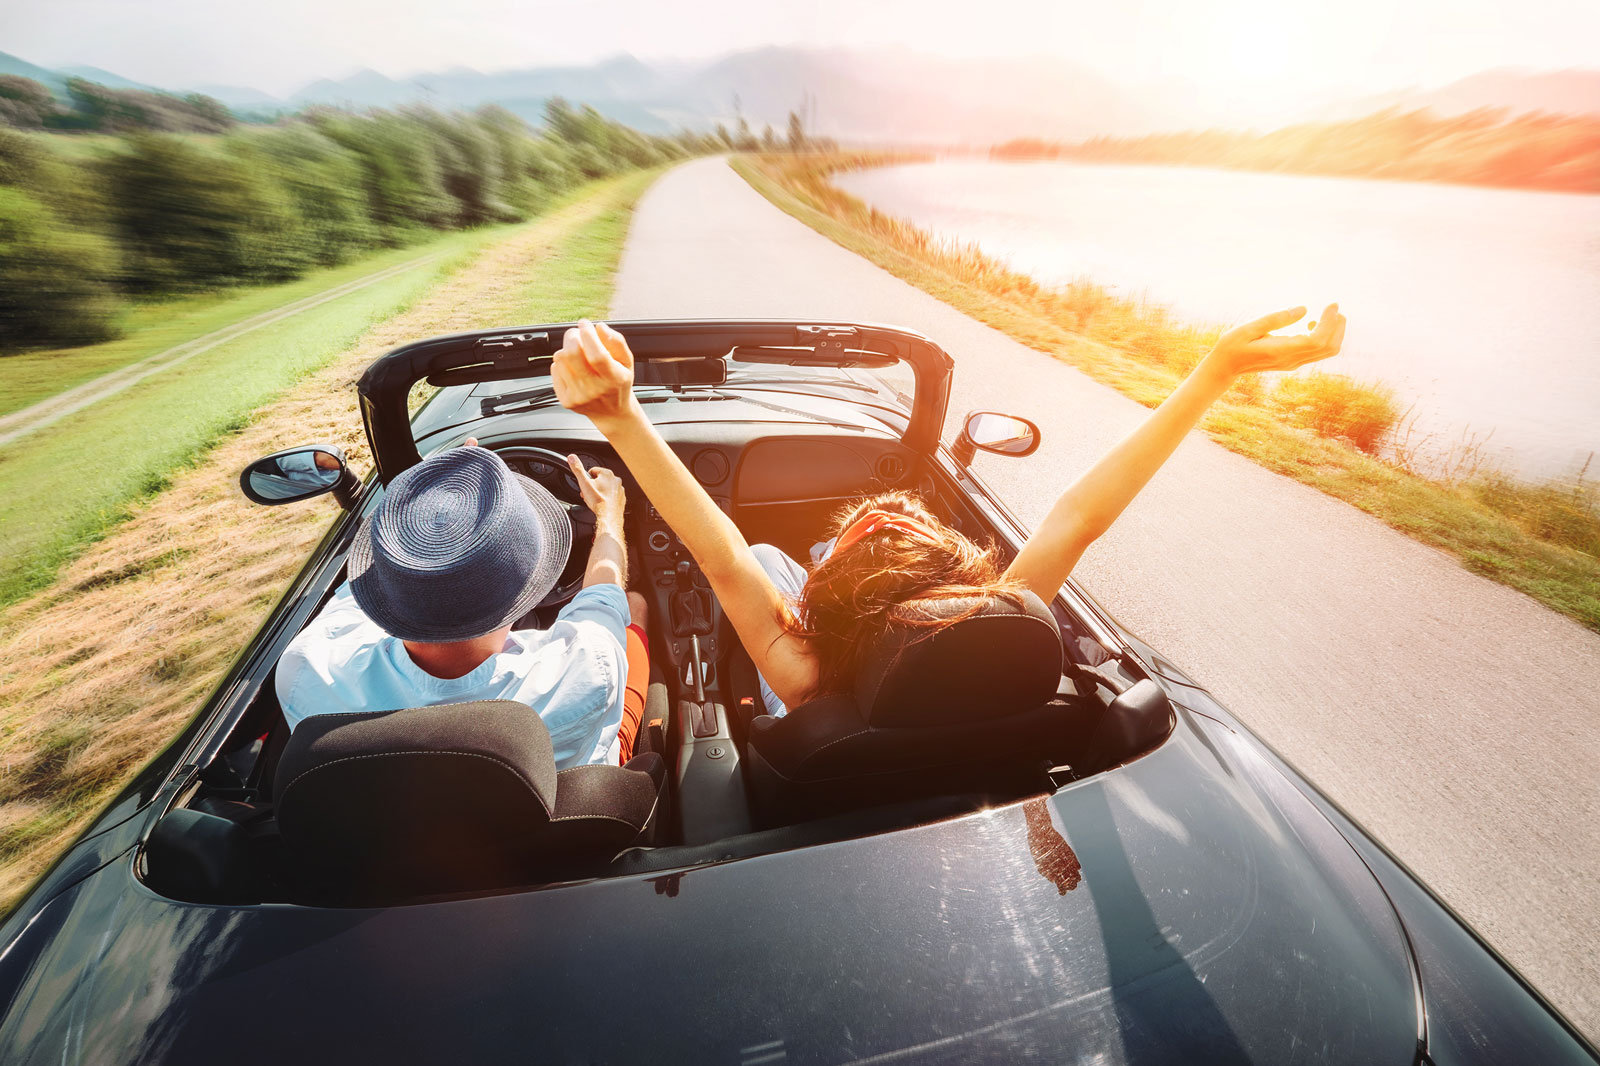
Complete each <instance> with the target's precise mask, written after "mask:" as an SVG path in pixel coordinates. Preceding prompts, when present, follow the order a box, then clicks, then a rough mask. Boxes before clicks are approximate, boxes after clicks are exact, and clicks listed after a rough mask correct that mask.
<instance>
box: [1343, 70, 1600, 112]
mask: <svg viewBox="0 0 1600 1066" xmlns="http://www.w3.org/2000/svg"><path fill="white" fill-rule="evenodd" d="M1391 107H1395V108H1400V109H1402V110H1405V111H1413V110H1416V109H1418V108H1423V107H1426V108H1431V109H1432V110H1433V111H1435V112H1437V113H1438V114H1440V115H1463V114H1466V113H1467V112H1468V111H1477V110H1478V109H1480V108H1505V109H1506V110H1508V111H1511V112H1513V113H1516V114H1520V113H1522V112H1525V111H1547V112H1550V113H1551V114H1560V115H1596V116H1600V70H1556V71H1543V72H1541V71H1527V70H1511V69H1502V70H1486V71H1484V72H1483V73H1482V74H1474V75H1472V76H1471V77H1467V78H1462V79H1461V80H1460V81H1454V82H1451V83H1450V84H1448V85H1444V86H1441V87H1440V88H1437V89H1404V90H1401V91H1398V92H1392V93H1383V94H1382V95H1379V96H1369V97H1363V98H1361V99H1360V100H1357V101H1355V102H1353V103H1350V104H1346V105H1343V106H1342V107H1340V108H1339V109H1338V110H1339V111H1340V112H1341V115H1340V117H1352V118H1353V117H1356V116H1358V115H1366V114H1371V113H1372V112H1374V111H1381V110H1383V109H1385V108H1391Z"/></svg>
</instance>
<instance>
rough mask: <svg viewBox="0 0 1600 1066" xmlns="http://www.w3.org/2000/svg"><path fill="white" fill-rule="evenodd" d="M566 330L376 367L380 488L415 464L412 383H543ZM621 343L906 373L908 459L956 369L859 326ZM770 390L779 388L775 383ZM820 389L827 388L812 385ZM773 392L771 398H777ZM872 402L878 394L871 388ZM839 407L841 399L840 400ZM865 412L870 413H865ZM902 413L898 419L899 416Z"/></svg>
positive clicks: (742, 326)
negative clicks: (896, 367)
mask: <svg viewBox="0 0 1600 1066" xmlns="http://www.w3.org/2000/svg"><path fill="white" fill-rule="evenodd" d="M572 325H573V324H572V323H560V324H556V325H545V326H529V327H519V328H517V329H513V330H481V331H477V332H473V333H460V334H454V335H451V336H446V337H436V338H432V339H430V340H425V341H418V342H416V343H413V344H408V345H402V346H401V347H399V348H396V349H394V350H393V351H391V352H389V353H388V354H386V355H384V356H382V357H381V358H379V359H378V360H377V361H376V362H374V363H373V364H372V365H371V366H370V367H368V368H367V371H366V373H364V374H363V375H362V376H361V380H360V382H359V383H358V385H357V391H358V394H359V397H360V405H361V417H362V421H363V422H364V423H365V426H366V431H367V441H368V443H369V444H370V445H371V447H372V454H373V457H374V460H375V462H376V464H377V467H378V476H379V478H380V479H381V480H382V481H383V482H384V483H385V484H387V483H388V482H389V481H390V480H391V479H393V478H394V477H395V476H396V475H398V474H399V473H400V472H402V471H403V470H406V469H408V468H410V467H412V466H414V465H416V464H417V463H419V462H421V461H422V458H421V455H420V454H419V452H418V449H417V442H416V440H415V438H414V436H413V430H412V424H411V423H412V418H411V412H410V409H409V407H408V397H409V394H410V391H411V387H412V386H413V385H414V384H416V383H417V382H418V381H427V382H428V383H429V384H431V385H434V386H437V387H441V388H443V387H447V386H451V385H467V384H476V383H480V382H490V381H515V380H530V379H538V378H543V377H546V376H547V368H548V366H549V360H550V359H551V358H553V356H554V354H555V352H556V351H557V350H559V347H560V338H561V337H563V336H564V335H565V332H566V330H567V329H569V328H571V327H572ZM611 325H612V326H613V328H615V329H616V330H617V331H618V332H620V333H621V334H622V335H623V336H624V337H625V338H626V339H627V341H628V345H629V347H630V348H631V349H632V350H633V353H634V358H635V360H636V361H649V360H672V359H678V360H682V359H689V358H702V359H706V358H710V359H723V360H724V361H726V360H728V359H729V358H730V357H731V358H733V360H734V362H735V364H736V365H735V368H734V369H735V370H737V369H738V367H737V364H738V363H740V362H745V361H750V360H739V359H738V356H737V353H736V352H735V349H737V348H747V349H749V350H750V351H757V350H759V351H760V352H761V353H762V354H763V355H764V356H768V357H766V358H763V359H761V360H760V363H761V364H763V365H773V366H777V367H783V368H784V369H785V370H788V371H800V373H798V374H787V375H786V377H788V378H793V377H797V376H798V377H804V376H805V375H804V374H803V369H804V368H809V367H817V368H835V369H840V370H849V369H861V368H864V367H878V368H881V367H883V366H884V365H885V363H886V361H890V362H898V363H901V364H904V365H906V366H909V367H910V369H911V372H912V375H913V377H914V379H915V383H916V385H915V392H914V395H913V397H912V399H911V403H910V405H909V417H908V418H907V422H906V428H905V432H904V433H903V434H902V435H901V440H902V443H904V444H905V445H906V446H907V447H908V448H911V449H912V450H914V451H917V452H920V453H922V454H925V455H932V454H933V453H934V452H935V451H937V449H938V447H939V436H940V432H941V430H942V428H943V425H944V417H945V412H946V409H947V408H948V406H949V400H950V375H951V370H952V368H953V366H954V360H953V359H952V358H951V357H950V355H949V354H948V353H947V352H945V351H944V349H942V348H940V347H939V346H938V345H937V344H935V343H933V342H932V341H930V340H929V339H928V338H926V337H924V336H922V335H921V334H918V333H914V332H912V331H910V330H903V329H898V328H896V327H893V326H875V325H856V324H818V323H814V322H805V321H795V320H743V321H705V320H693V319H689V320H683V319H678V320H673V319H667V320H654V321H634V322H614V323H612V324H611ZM774 384H776V382H774ZM816 384H817V386H818V387H819V388H826V387H828V386H829V385H830V382H829V381H828V380H827V379H826V378H825V377H822V376H820V375H819V378H818V381H817V382H816ZM833 384H835V385H839V386H846V385H848V386H851V387H854V386H856V385H860V384H863V383H861V382H859V381H858V380H857V379H855V378H854V377H847V380H846V381H839V382H835V383H833ZM875 384H876V386H879V387H881V388H882V391H881V392H878V397H879V399H886V398H888V397H889V396H890V395H891V394H898V393H899V390H898V389H894V388H893V387H892V386H890V385H889V384H888V383H887V382H884V381H881V380H877V381H876V382H875ZM746 386H750V387H751V388H752V391H754V390H755V389H757V388H759V387H760V384H759V382H735V383H730V384H724V385H719V386H706V387H707V388H713V387H714V388H716V389H721V390H734V391H736V390H738V389H739V388H741V387H746ZM698 388H700V386H694V385H683V386H676V387H674V386H653V387H651V389H652V391H654V390H655V389H663V390H666V392H667V393H668V394H671V393H672V392H673V391H676V390H681V391H683V392H686V393H687V392H690V391H693V390H696V389H698ZM774 391H778V390H774ZM874 391H875V392H876V391H877V389H876V388H875V389H874ZM841 399H843V398H842V397H841ZM862 406H875V405H870V404H863V405H862ZM904 413H905V412H902V414H904Z"/></svg>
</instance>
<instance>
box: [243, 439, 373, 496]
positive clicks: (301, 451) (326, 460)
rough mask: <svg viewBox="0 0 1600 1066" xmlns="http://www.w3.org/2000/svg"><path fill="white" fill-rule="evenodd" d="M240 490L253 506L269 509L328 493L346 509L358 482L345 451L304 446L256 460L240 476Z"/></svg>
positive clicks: (322, 445)
mask: <svg viewBox="0 0 1600 1066" xmlns="http://www.w3.org/2000/svg"><path fill="white" fill-rule="evenodd" d="M239 488H240V489H241V490H243V492H244V494H245V498H246V499H248V500H250V501H251V502H252V503H260V504H265V505H267V506H269V507H275V506H277V505H278V504H280V503H295V502H296V501H299V500H309V499H311V498H312V497H313V496H321V495H323V494H324V493H328V492H331V493H333V495H334V498H335V499H336V500H338V501H339V506H340V507H343V508H345V509H346V510H349V509H350V507H351V506H352V505H353V504H354V503H355V498H356V493H357V491H359V490H360V488H361V479H360V478H358V477H356V476H355V474H354V473H352V472H351V470H350V468H349V467H348V466H347V465H345V460H344V452H343V450H341V449H340V448H338V447H337V446H336V445H332V444H307V445H303V446H301V447H299V448H287V449H285V450H283V451H281V452H273V453H272V454H271V455H268V456H265V457H263V458H261V459H257V460H256V461H255V462H253V463H251V464H250V465H249V466H247V467H245V468H244V472H243V473H241V474H240V475H239Z"/></svg>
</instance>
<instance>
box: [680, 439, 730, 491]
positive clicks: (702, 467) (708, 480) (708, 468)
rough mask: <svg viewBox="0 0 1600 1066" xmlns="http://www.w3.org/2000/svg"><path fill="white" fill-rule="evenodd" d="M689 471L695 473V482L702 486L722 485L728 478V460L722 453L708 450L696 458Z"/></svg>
mask: <svg viewBox="0 0 1600 1066" xmlns="http://www.w3.org/2000/svg"><path fill="white" fill-rule="evenodd" d="M689 469H690V470H693V471H694V477H695V480H696V481H698V482H700V484H702V485H705V486H707V487H709V486H712V485H720V484H722V482H723V480H724V479H726V478H727V476H728V460H727V458H726V457H725V456H724V455H723V454H722V453H721V452H718V451H712V450H711V449H710V448H707V449H705V450H704V451H702V452H700V453H699V454H697V455H696V456H695V457H694V462H693V463H692V464H690V467H689Z"/></svg>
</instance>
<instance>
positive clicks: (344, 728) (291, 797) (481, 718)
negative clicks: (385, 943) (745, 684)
mask: <svg viewBox="0 0 1600 1066" xmlns="http://www.w3.org/2000/svg"><path fill="white" fill-rule="evenodd" d="M665 780H666V765H665V763H664V762H663V761H662V759H661V756H659V755H657V754H655V753H653V752H652V753H646V754H643V755H639V756H636V757H634V758H633V759H632V760H630V761H629V762H628V764H627V765H626V766H601V765H595V766H575V767H570V768H568V769H566V770H561V771H559V772H558V771H557V770H556V764H555V753H554V749H553V747H552V745H551V742H550V731H549V729H548V728H547V727H546V726H545V724H544V721H543V720H542V719H541V718H540V717H539V715H538V713H537V712H535V711H534V710H533V708H531V707H529V706H527V705H526V704H522V703H517V702H515V701H513V700H482V701H478V702H474V703H457V704H443V705H439V706H434V707H417V708H413V709H410V710H402V711H376V712H362V713H355V714H320V715H312V716H311V717H309V718H306V719H305V720H304V721H302V722H301V723H300V724H299V725H298V726H297V727H296V728H295V731H294V733H293V735H292V736H291V737H290V738H289V743H288V744H287V745H286V746H285V748H284V751H283V756H282V759H281V761H280V762H279V764H278V769H277V773H276V775H275V781H274V795H275V796H276V797H277V803H276V806H277V821H278V829H279V832H280V833H281V834H282V839H283V843H284V845H285V848H286V850H287V852H288V854H289V857H290V859H291V869H292V875H293V878H294V880H295V881H296V882H297V883H298V886H299V888H300V890H301V891H300V895H302V896H305V897H309V898H310V899H313V900H315V901H317V902H324V903H346V904H348V903H359V904H383V903H392V902H397V901H402V900H406V899H413V898H417V897H419V896H429V895H441V894H449V893H459V892H472V891H482V890H487V889H496V888H507V887H512V886H517V885H527V884H535V883H539V882H541V881H553V880H562V879H566V878H570V877H575V876H586V875H589V874H592V873H593V872H594V871H596V870H597V869H599V868H601V867H603V866H604V865H605V864H606V863H608V862H610V860H611V859H612V858H614V857H615V856H616V855H617V853H618V852H620V851H622V850H623V849H625V848H627V847H629V846H631V845H633V844H634V843H636V842H637V841H638V840H639V839H640V838H641V837H642V836H644V835H645V834H646V833H647V832H648V830H649V829H650V826H651V822H652V820H653V818H654V816H655V812H656V808H657V806H658V804H659V799H660V796H661V790H662V786H663V784H664V782H665Z"/></svg>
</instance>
